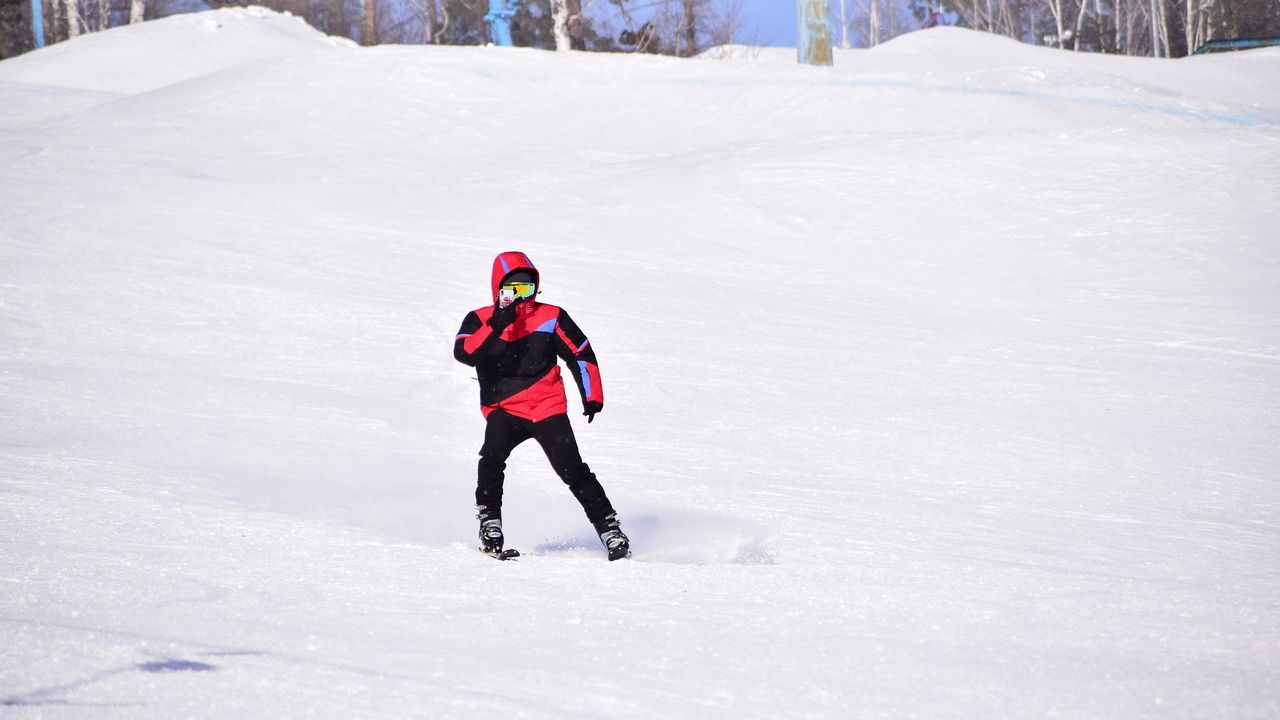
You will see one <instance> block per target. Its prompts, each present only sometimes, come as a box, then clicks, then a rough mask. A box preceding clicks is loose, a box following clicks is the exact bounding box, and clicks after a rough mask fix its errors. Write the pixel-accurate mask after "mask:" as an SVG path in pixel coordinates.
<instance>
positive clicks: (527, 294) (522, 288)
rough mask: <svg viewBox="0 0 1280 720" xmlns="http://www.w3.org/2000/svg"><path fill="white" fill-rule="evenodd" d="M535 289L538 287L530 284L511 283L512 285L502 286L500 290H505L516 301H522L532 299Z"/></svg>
mask: <svg viewBox="0 0 1280 720" xmlns="http://www.w3.org/2000/svg"><path fill="white" fill-rule="evenodd" d="M537 287H538V286H537V285H534V284H533V283H531V282H513V283H503V284H502V289H503V290H506V291H507V292H510V293H511V294H512V295H514V296H515V298H516V299H517V300H524V299H526V298H531V297H533V293H534V290H536V289H537Z"/></svg>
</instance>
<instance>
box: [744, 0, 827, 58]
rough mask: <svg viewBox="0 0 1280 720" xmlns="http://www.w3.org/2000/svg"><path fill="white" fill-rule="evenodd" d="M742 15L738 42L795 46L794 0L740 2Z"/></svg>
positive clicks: (746, 0) (750, 0)
mask: <svg viewBox="0 0 1280 720" xmlns="http://www.w3.org/2000/svg"><path fill="white" fill-rule="evenodd" d="M828 2H830V0H828ZM742 15H743V17H742V24H743V25H744V26H745V27H744V28H743V30H744V32H743V34H742V36H741V37H739V40H743V41H748V42H754V43H755V44H757V45H786V46H788V47H795V46H796V0H742Z"/></svg>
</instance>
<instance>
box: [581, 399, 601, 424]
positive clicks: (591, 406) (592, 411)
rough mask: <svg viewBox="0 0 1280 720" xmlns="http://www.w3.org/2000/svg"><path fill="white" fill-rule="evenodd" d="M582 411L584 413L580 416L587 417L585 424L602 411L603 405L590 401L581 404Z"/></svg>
mask: <svg viewBox="0 0 1280 720" xmlns="http://www.w3.org/2000/svg"><path fill="white" fill-rule="evenodd" d="M582 409H583V410H584V411H585V412H583V413H582V414H583V415H586V416H587V422H588V423H589V422H591V421H592V420H595V419H596V413H598V412H600V411H601V410H603V409H604V403H598V402H596V401H595V400H591V401H588V402H585V403H583V404H582Z"/></svg>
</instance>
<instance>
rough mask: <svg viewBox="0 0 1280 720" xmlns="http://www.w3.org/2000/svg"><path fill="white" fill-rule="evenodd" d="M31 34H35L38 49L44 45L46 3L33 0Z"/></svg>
mask: <svg viewBox="0 0 1280 720" xmlns="http://www.w3.org/2000/svg"><path fill="white" fill-rule="evenodd" d="M31 34H32V35H34V36H35V42H36V49H37V50H39V49H40V48H42V47H44V3H43V2H41V0H31Z"/></svg>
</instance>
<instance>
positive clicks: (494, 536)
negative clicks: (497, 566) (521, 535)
mask: <svg viewBox="0 0 1280 720" xmlns="http://www.w3.org/2000/svg"><path fill="white" fill-rule="evenodd" d="M502 540H503V538H502V519H501V518H498V519H494V520H481V521H480V551H481V552H486V553H489V554H490V555H497V554H498V553H500V552H502Z"/></svg>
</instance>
